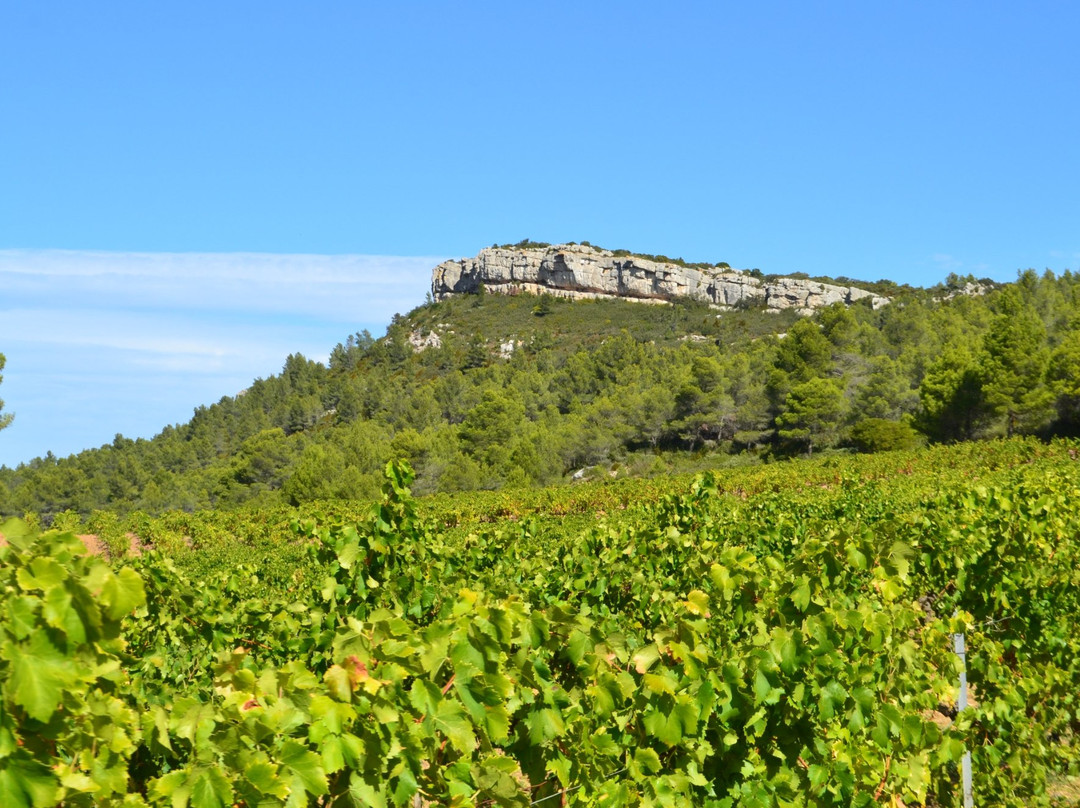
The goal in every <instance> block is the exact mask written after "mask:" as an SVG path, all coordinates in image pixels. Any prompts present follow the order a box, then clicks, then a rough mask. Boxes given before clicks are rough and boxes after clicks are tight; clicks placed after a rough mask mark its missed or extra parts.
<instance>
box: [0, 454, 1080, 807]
mask: <svg viewBox="0 0 1080 808" xmlns="http://www.w3.org/2000/svg"><path fill="white" fill-rule="evenodd" d="M1077 455H1078V447H1077V446H1076V444H1071V443H1060V442H1058V443H1053V444H1050V445H1045V444H1041V443H1038V442H1035V441H1016V440H1014V441H1008V442H994V443H981V444H966V445H962V446H957V447H941V448H936V449H933V450H929V451H927V450H922V451H920V452H907V453H890V454H881V455H875V456H864V457H847V458H843V457H837V456H833V457H826V458H820V459H817V460H815V461H813V462H798V463H790V464H777V465H772V466H769V467H762V468H757V469H746V470H732V471H728V472H718V473H710V474H707V475H703V476H699V477H697V478H696V479H694V481H693V482H692V483H690V484H687V483H685V482H678V481H668V482H663V481H652V482H649V481H627V482H613V483H605V484H592V485H589V486H583V487H581V488H573V489H570V488H564V489H561V490H554V491H553V490H549V491H547V492H536V493H527V494H524V495H522V496H521V497H515V496H513V495H510V494H507V493H505V492H500V493H491V494H488V495H485V496H484V497H481V498H479V500H478V501H477V502H476V503H475V504H470V503H469V502H467V501H466V500H464V499H462V498H454V497H449V498H448V497H442V498H435V499H432V500H422V501H416V500H414V499H413V498H412V497H411V495H410V492H409V488H408V486H409V485H410V483H411V475H410V472H409V471H408V469H407V468H406V467H403V466H395V465H392V466H390V467H389V468H388V469H387V479H386V483H385V486H384V492H383V495H382V498H381V500H380V501H379V502H378V503H376V504H375V505H374V506H372V507H370V508H367V507H364V506H361V505H360V504H359V503H353V504H351V505H347V504H345V503H338V504H337V505H336V506H332V507H330V508H328V509H323V508H313V509H310V510H308V511H307V512H306V513H305V512H303V511H300V512H292V513H288V512H284V511H283V512H281V514H280V516H281V517H284V520H281V519H274V518H271V519H270V520H269V521H268V520H267V519H266V518H265V512H263V511H251V512H249V513H248V514H247V515H246V516H245V515H244V514H241V513H232V514H221V513H218V514H209V513H208V514H204V515H203V516H202V523H203V525H204V530H203V534H202V538H201V539H200V543H201V546H197V547H194V548H191V549H187V548H185V547H183V546H178V547H175V548H174V550H173V551H172V552H170V553H169V554H165V553H163V552H162V546H164V545H165V544H166V542H165V541H164V540H162V542H161V545H162V546H158V547H145V548H144V552H143V553H142V555H139V556H135V557H126V558H120V557H117V558H116V559H114V562H113V565H112V566H111V567H110V566H109V565H107V564H106V563H105V562H104V561H103V560H102V559H101V558H96V557H88V556H86V555H85V553H84V551H83V549H82V545H81V544H80V543H79V541H78V540H77V539H76V538H75V537H74V536H73V535H71V534H70V533H63V532H59V531H53V532H50V533H45V534H41V535H36V534H35V533H34V532H33V531H31V530H29V529H27V528H26V527H25V526H20V525H18V524H15V523H9V524H7V525H4V526H3V528H2V530H3V532H4V533H5V534H6V535H7V539H8V543H7V545H6V546H3V547H0V579H2V580H3V587H2V589H0V592H2V593H3V594H2V599H3V600H2V603H0V681H3V690H2V698H3V701H2V705H0V706H2V710H0V802H2V803H3V804H4V805H5V806H8V805H10V806H17V807H19V808H21V806H36V808H44V806H52V805H57V804H59V803H60V802H62V803H63V804H64V805H67V806H77V805H89V804H102V805H106V804H114V805H119V804H124V805H130V806H137V805H162V806H173V808H185V806H189V805H190V806H194V808H223V806H228V805H233V804H239V805H246V806H254V805H266V806H271V805H289V806H307V805H329V804H332V805H337V806H347V805H356V806H360V805H394V806H407V805H408V806H411V805H414V804H437V805H460V806H480V805H505V806H526V805H530V804H537V803H540V804H551V803H553V802H555V801H556V800H558V801H561V802H563V803H564V804H571V805H611V806H615V805H666V806H848V805H873V804H892V805H908V806H915V805H959V804H960V802H959V794H958V786H957V761H958V760H959V758H960V755H961V753H962V751H963V749H964V747H965V746H966V747H967V748H969V749H971V751H972V753H973V761H974V768H975V793H976V799H977V800H978V802H979V804H994V805H1007V806H1021V805H1023V806H1029V805H1048V804H1050V803H1051V800H1052V794H1051V793H1050V792H1049V791H1048V786H1049V787H1052V786H1053V785H1054V784H1055V783H1056V782H1059V778H1061V777H1063V776H1064V775H1066V774H1068V773H1072V774H1075V773H1076V763H1077V759H1078V752H1080V748H1078V746H1077V738H1076V732H1077V730H1078V729H1080V712H1078V710H1080V705H1078V702H1077V699H1078V696H1077V694H1078V693H1080V662H1078V661H1077V660H1078V653H1077V652H1078V651H1080V626H1078V625H1077V623H1076V621H1075V615H1076V613H1077V609H1078V607H1080V603H1078V597H1080V572H1078V570H1080V563H1078V562H1080V557H1078V556H1080V540H1078V537H1080V511H1077V509H1076V508H1075V507H1074V503H1075V499H1076V497H1077V496H1080V464H1078V463H1077V460H1076V458H1077ZM619 508H624V509H623V510H619ZM607 509H610V512H609V513H608V514H607V515H603V514H602V512H603V511H605V510H607ZM560 513H583V514H585V513H588V514H590V516H589V517H588V519H587V520H586V521H585V522H584V523H582V524H579V525H577V526H576V527H570V526H568V525H567V524H566V523H565V522H561V520H560V519H559V518H558V516H557V515H558V514H560ZM169 518H172V517H169ZM177 518H187V519H189V520H190V519H192V517H191V516H183V515H180V516H178V517H177ZM157 524H158V521H156V520H146V522H145V527H146V528H147V535H146V536H143V537H142V538H144V539H146V538H148V537H149V536H150V535H151V534H152V533H153V530H154V529H155V526H156V525H157ZM193 524H194V522H191V523H189V525H193ZM214 524H216V525H217V526H218V532H217V533H216V534H213V531H212V530H211V529H210V528H211V527H213V525H214ZM225 525H231V528H230V529H225V527H223V526H225ZM71 527H74V528H76V529H82V528H83V527H84V526H80V525H78V524H76V523H75V522H73V523H72V525H71ZM233 530H235V531H236V532H232V531H233ZM248 534H250V535H251V536H253V537H255V541H256V542H266V543H268V544H269V543H271V542H277V543H278V545H279V548H280V550H281V551H282V552H281V553H278V554H275V553H272V552H261V551H260V552H253V549H252V546H251V545H248V544H246V542H245V538H246V535H248ZM161 535H162V536H164V533H162V534H161ZM258 537H261V538H258ZM282 554H285V555H288V556H289V557H290V558H291V559H292V560H291V561H289V562H288V564H287V566H288V567H291V573H290V574H281V571H282V570H281V566H280V563H281V562H280V557H281V555H282ZM208 557H209V558H211V559H213V560H212V561H208V560H207V559H208ZM957 630H962V631H964V632H965V633H966V636H967V642H968V648H969V656H968V672H969V677H970V680H971V682H972V688H973V693H974V702H975V704H974V706H973V708H972V709H970V710H968V711H965V712H963V713H961V714H959V715H958V716H957V715H956V714H955V704H956V680H957V669H956V666H955V658H954V657H953V655H952V653H951V637H950V634H951V632H954V631H957Z"/></svg>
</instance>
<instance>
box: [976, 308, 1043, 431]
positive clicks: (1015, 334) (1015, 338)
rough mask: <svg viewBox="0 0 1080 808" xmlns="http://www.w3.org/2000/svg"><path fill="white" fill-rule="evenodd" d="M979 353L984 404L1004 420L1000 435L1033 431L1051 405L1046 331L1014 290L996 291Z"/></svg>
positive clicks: (1031, 309) (1034, 312) (1040, 320)
mask: <svg viewBox="0 0 1080 808" xmlns="http://www.w3.org/2000/svg"><path fill="white" fill-rule="evenodd" d="M983 350H984V352H985V353H984V357H983V361H982V366H983V374H982V375H983V378H984V379H985V382H984V389H985V392H986V403H987V405H988V406H989V407H990V409H991V411H992V412H993V413H994V414H995V415H997V416H998V417H999V418H1003V419H1004V420H1005V431H1006V434H1008V435H1012V434H1013V433H1015V432H1017V431H1031V430H1032V429H1035V428H1037V427H1039V426H1040V425H1041V424H1042V423H1044V422H1045V421H1046V420H1047V418H1048V417H1049V414H1050V404H1051V402H1052V401H1053V394H1052V393H1051V392H1050V390H1049V389H1048V388H1047V386H1046V383H1045V377H1046V366H1047V364H1048V362H1049V359H1050V352H1049V349H1048V348H1047V346H1046V327H1045V326H1044V325H1043V322H1042V319H1041V318H1040V317H1039V315H1038V313H1037V312H1036V311H1035V310H1034V309H1033V308H1032V307H1031V306H1030V305H1028V304H1026V303H1025V302H1024V301H1023V300H1022V299H1021V297H1020V295H1019V293H1018V292H1017V291H1016V290H1015V289H1014V288H1009V289H1005V290H1003V291H1002V293H1001V297H1000V298H999V301H998V316H997V319H996V320H995V321H994V324H993V325H992V326H991V328H990V331H989V332H988V333H987V335H986V337H985V338H984V339H983Z"/></svg>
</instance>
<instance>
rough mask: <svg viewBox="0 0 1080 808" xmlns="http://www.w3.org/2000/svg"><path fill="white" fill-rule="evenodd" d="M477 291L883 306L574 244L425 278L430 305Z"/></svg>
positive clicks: (448, 268)
mask: <svg viewBox="0 0 1080 808" xmlns="http://www.w3.org/2000/svg"><path fill="white" fill-rule="evenodd" d="M481 285H483V286H484V288H485V289H486V290H487V291H489V292H495V293H502V294H517V293H519V292H531V293H533V294H541V293H548V294H552V295H555V296H557V297H569V298H581V299H588V298H600V297H620V298H627V299H631V300H639V301H643V302H646V301H647V302H657V303H662V302H666V301H669V300H673V299H676V298H680V297H688V298H693V299H694V300H701V301H704V302H707V303H711V304H713V305H715V306H720V307H729V306H735V305H736V304H739V303H742V302H743V301H747V302H750V303H753V302H758V301H760V303H761V304H762V305H763V306H764V307H765V308H766V309H770V310H773V311H781V310H783V309H795V310H797V311H799V312H801V313H804V314H809V313H811V312H813V311H814V310H815V309H818V308H821V307H822V306H828V305H829V304H831V303H839V302H842V303H846V304H851V303H853V302H855V301H856V300H861V299H863V298H869V299H870V302H871V305H873V307H874V308H875V309H876V308H879V307H880V306H883V305H885V304H886V303H888V302H889V299H888V298H886V297H878V296H876V295H874V294H873V293H872V292H868V291H866V290H865V289H856V288H854V287H850V286H835V285H832V284H827V283H818V282H816V281H809V280H800V279H798V278H779V279H777V280H773V281H763V280H760V279H758V278H756V277H754V276H753V275H751V274H749V273H747V272H740V271H739V270H733V269H722V268H717V267H709V268H698V267H688V266H682V265H680V264H670V263H661V262H657V261H650V260H648V259H645V258H640V257H637V256H623V255H618V256H617V255H615V254H614V253H612V252H610V251H609V250H601V249H598V248H596V247H588V246H584V245H579V244H558V245H554V246H551V247H543V248H537V249H517V248H500V247H489V248H486V249H483V250H481V251H480V253H479V255H477V256H476V257H475V258H463V259H461V260H458V261H445V262H443V263H441V264H439V265H438V266H437V267H435V269H434V270H432V276H431V294H432V296H433V297H434V298H435V299H436V300H442V299H443V298H445V297H448V296H449V295H456V294H467V293H470V292H475V291H477V290H478V289H479V288H480V286H481Z"/></svg>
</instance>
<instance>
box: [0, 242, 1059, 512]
mask: <svg viewBox="0 0 1080 808" xmlns="http://www.w3.org/2000/svg"><path fill="white" fill-rule="evenodd" d="M624 253H625V251H619V250H611V251H609V250H601V249H599V248H594V247H592V246H591V245H558V246H554V247H552V246H550V245H542V244H535V243H526V244H519V245H512V246H506V247H497V248H489V249H487V250H483V251H481V253H480V254H479V255H478V256H477V257H476V258H474V259H465V260H463V261H458V262H450V263H449V264H442V265H440V266H439V267H436V268H435V269H434V271H433V292H434V294H433V295H432V300H430V301H429V302H428V303H425V304H423V305H420V306H418V307H417V308H415V309H413V310H412V311H410V312H408V313H406V314H402V315H398V316H396V317H395V318H394V320H393V322H392V323H391V324H390V326H389V328H388V329H387V332H386V334H385V335H384V336H382V337H380V338H378V339H376V338H374V337H372V335H370V334H368V333H366V332H362V333H359V334H353V335H350V336H348V337H347V338H346V339H344V340H343V341H342V342H341V343H340V344H338V345H337V346H336V347H335V348H334V349H333V350H332V351H331V353H330V359H329V362H328V363H326V364H322V363H319V362H314V361H311V360H310V359H307V358H306V357H304V356H301V355H299V354H294V355H291V356H289V357H288V358H287V359H286V360H285V362H284V367H283V369H282V372H281V373H280V374H279V375H276V376H271V377H270V378H267V379H258V380H255V381H254V382H253V383H252V384H251V385H250V387H249V388H248V389H247V390H246V391H245V392H244V393H243V394H242V395H238V396H234V397H226V398H223V399H222V400H220V401H219V402H217V403H215V404H208V405H206V406H202V407H199V408H198V409H197V410H196V411H195V413H194V415H193V417H192V419H191V420H190V421H189V422H187V423H185V424H181V425H178V426H171V427H167V428H165V429H163V430H162V432H161V433H160V434H159V435H158V436H156V437H155V438H154V439H152V440H137V441H133V440H129V439H127V438H124V437H122V436H119V435H118V436H117V438H116V440H114V441H113V443H112V444H109V445H107V446H103V447H101V448H99V449H93V450H87V451H84V452H81V453H80V454H78V455H75V456H72V457H69V458H56V457H53V456H51V455H50V456H48V457H45V458H39V459H36V460H33V461H31V462H29V463H26V464H22V465H20V466H19V467H18V468H16V469H9V468H3V469H0V513H3V514H22V513H25V512H37V513H40V514H42V516H43V517H44V518H45V519H50V518H52V516H53V515H55V514H57V513H59V512H62V511H64V510H68V509H70V510H74V511H77V512H79V513H81V514H84V515H85V514H88V513H90V512H92V511H116V512H120V513H126V512H130V511H133V510H142V511H146V512H150V513H157V512H162V511H165V510H168V509H184V510H194V509H200V508H216V509H223V508H232V507H237V506H240V505H257V506H271V505H279V504H299V503H304V502H309V501H312V500H318V499H336V498H359V499H363V498H366V497H370V496H373V495H374V494H375V493H376V492H377V491H378V487H379V484H380V480H381V470H382V468H383V466H384V465H385V463H386V462H387V460H389V459H394V458H397V459H404V460H407V461H408V462H409V463H410V464H411V465H412V466H413V468H414V469H415V470H416V474H417V478H416V484H415V489H416V491H417V492H419V493H433V492H440V491H445V492H452V491H467V490H476V489H498V488H504V487H511V488H524V487H533V486H543V485H551V484H565V483H570V482H572V481H575V480H579V479H582V478H604V479H608V478H611V477H626V476H632V477H633V476H649V475H656V474H665V473H670V472H673V471H691V470H695V469H701V468H710V467H718V466H726V465H731V464H747V463H760V462H764V461H771V460H774V459H779V458H784V457H792V456H798V455H807V454H817V453H819V452H821V451H844V452H846V451H855V450H858V451H872V450H879V449H886V448H896V447H909V446H914V445H918V444H919V443H921V442H926V441H932V442H951V441H957V440H970V439H977V438H983V437H992V436H996V435H1004V434H1016V433H1032V434H1038V435H1049V434H1073V433H1075V432H1077V431H1078V425H1080V389H1077V388H1076V383H1075V379H1076V378H1080V373H1077V372H1076V368H1077V367H1080V330H1078V325H1080V284H1078V282H1077V277H1076V276H1074V275H1072V274H1071V273H1068V272H1066V273H1065V274H1064V275H1062V276H1061V277H1055V276H1054V275H1053V274H1051V273H1047V274H1045V275H1042V276H1039V275H1037V274H1036V273H1034V272H1032V271H1028V272H1025V273H1023V274H1022V275H1021V276H1020V278H1019V279H1018V281H1017V282H1016V283H1012V284H1005V285H1001V286H1000V287H998V288H992V287H990V286H989V285H987V284H984V283H980V282H977V281H976V280H975V279H974V278H955V277H950V279H949V280H948V282H947V283H946V284H943V285H941V286H938V287H935V288H932V289H912V288H910V287H900V286H897V285H895V284H891V285H890V284H889V283H888V282H884V281H879V282H876V283H873V284H870V283H866V284H863V285H862V286H859V285H857V284H856V282H853V281H852V282H849V281H847V280H846V279H824V278H815V279H807V278H793V279H788V281H781V279H778V278H774V277H772V276H768V275H763V274H762V273H760V272H757V271H755V270H742V271H738V270H732V269H731V268H730V267H727V266H725V265H723V264H722V263H719V264H715V265H701V264H687V263H686V262H684V261H680V260H679V259H668V258H665V257H664V256H637V255H630V254H624ZM560 256H561V258H560ZM586 261H588V262H591V263H588V264H586ZM559 267H563V268H564V270H559V271H556V270H558V269H559ZM582 267H584V269H582ZM586 269H587V270H588V272H586V271H585V270H586ZM455 272H456V273H457V274H456V276H455V275H454V273H455ZM508 272H509V275H508V274H507V273H508ZM560 272H561V274H560ZM589 272H591V273H592V274H591V276H590V275H589V274H588V273H589ZM530 273H532V274H530ZM694 273H697V274H696V275H695V274H694ZM454 277H456V280H454ZM590 277H591V280H589V278H590ZM695 277H696V278H699V279H706V280H708V282H704V281H701V282H699V283H698V285H697V286H693V285H692V284H691V283H690V280H691V279H692V278H695ZM726 277H735V278H737V279H738V284H739V288H740V289H741V290H742V292H740V293H741V294H743V297H741V298H739V299H738V300H735V301H734V302H733V303H731V304H729V303H727V302H724V303H717V302H716V301H717V300H719V299H721V298H720V297H718V295H719V293H718V292H716V291H715V289H717V288H719V287H718V286H717V284H718V283H719V280H720V279H722V278H726ZM507 278H509V280H507ZM635 278H637V280H636V281H634V279H635ZM792 282H799V283H798V284H797V285H799V286H800V288H806V289H809V288H813V287H812V285H813V284H816V285H818V286H820V287H822V288H825V289H826V291H829V290H831V289H842V290H845V289H846V290H847V292H846V293H844V294H840V295H839V299H837V300H835V301H834V302H831V303H828V304H827V305H826V304H825V300H824V299H823V300H821V301H820V303H819V304H815V305H814V306H808V305H805V304H806V301H807V300H808V299H809V298H801V301H802V302H801V303H799V304H798V305H790V306H780V305H772V306H770V305H769V302H768V301H769V300H770V299H777V298H775V294H774V293H773V292H772V291H770V290H772V289H775V288H781V287H783V286H784V285H785V284H787V285H788V286H789V287H790V286H792V285H793V283H792ZM634 283H637V284H638V285H637V286H634ZM733 283H734V281H733ZM530 284H532V285H531V286H530ZM864 287H865V288H864ZM710 288H712V289H713V290H714V291H708V290H709V289H710ZM619 289H625V290H629V291H628V294H630V292H632V293H633V294H634V295H635V296H636V299H637V302H630V301H629V299H628V296H627V295H623V294H615V293H613V292H611V290H615V291H618V290H619ZM695 289H696V290H697V291H696V292H694V293H693V294H691V293H689V292H692V291H694V290H695ZM703 289H704V290H705V293H702V291H701V290H703ZM635 290H636V291H635ZM649 290H651V291H649ZM748 290H751V291H748ZM752 290H757V291H752ZM495 292H503V293H499V294H496V293H495ZM535 292H538V294H537V293H535ZM646 292H648V294H651V295H653V296H652V297H648V296H647V295H646V294H645V293H646ZM860 292H861V294H859V293H860ZM725 294H726V293H725ZM829 294H830V295H832V294H833V293H832V292H831V291H830V292H829ZM664 295H666V297H665V296H664ZM436 298H437V299H436ZM886 298H888V299H889V300H890V301H891V302H890V303H888V304H887V305H882V304H881V303H880V301H882V300H884V299H886ZM642 299H645V300H649V301H651V302H653V303H655V304H656V305H641V302H640V301H641V300H642ZM722 299H723V300H724V301H728V300H730V298H728V297H723V298H722Z"/></svg>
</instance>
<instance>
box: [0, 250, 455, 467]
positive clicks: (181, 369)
mask: <svg viewBox="0 0 1080 808" xmlns="http://www.w3.org/2000/svg"><path fill="white" fill-rule="evenodd" d="M440 260H442V259H441V258H439V257H419V258H416V257H397V256H363V255H336V256H326V255H267V254H258V253H221V254H216V253H108V252H91V251H66V250H0V290H2V291H0V352H3V353H5V354H6V355H7V359H8V367H7V371H6V372H5V379H4V384H3V389H2V390H0V397H2V398H3V399H4V400H5V402H6V406H5V409H6V410H9V411H14V412H15V413H16V420H15V422H14V423H13V424H12V426H11V427H10V428H9V429H7V430H5V431H4V432H3V434H2V435H0V463H6V464H8V465H13V464H14V463H16V462H18V461H21V460H28V459H30V458H31V457H34V456H38V455H42V454H44V453H45V452H46V451H49V450H51V451H53V452H54V453H56V454H58V455H64V454H69V453H71V452H74V451H78V450H80V449H82V448H85V447H88V446H96V445H100V444H101V443H103V442H107V441H108V440H111V438H112V436H113V435H114V434H115V433H117V432H122V433H124V434H125V435H128V436H131V437H149V436H151V435H153V434H154V433H156V432H157V431H158V430H159V429H160V428H162V427H163V426H165V425H167V424H170V423H175V422H177V421H182V420H186V418H187V417H189V416H190V414H191V409H192V407H194V406H197V405H199V404H209V403H212V402H213V401H216V400H217V399H218V398H220V397H221V396H222V395H227V394H232V393H235V392H237V391H238V390H240V389H242V388H243V387H246V386H247V385H248V384H249V383H250V382H251V380H252V379H254V378H257V377H261V376H266V375H269V374H270V373H273V372H276V371H277V370H278V369H280V367H281V364H282V362H283V361H284V359H285V357H286V356H287V355H288V354H290V353H295V352H300V353H303V354H305V355H306V356H309V357H311V358H313V359H325V358H326V356H327V354H328V353H329V350H330V348H332V347H333V345H334V344H335V343H337V342H338V341H340V340H342V339H344V337H345V336H346V335H347V334H350V333H353V332H355V331H359V330H362V329H365V328H366V329H369V330H371V331H372V332H373V333H375V334H376V335H377V334H379V333H381V331H382V329H383V328H384V327H385V325H386V324H387V323H388V322H389V321H390V318H391V317H392V316H393V314H395V313H397V312H405V311H408V310H409V309H412V308H414V307H415V306H417V305H419V304H420V303H422V302H423V300H424V293H425V291H426V290H427V288H428V283H429V281H430V273H431V268H432V267H433V266H434V265H435V264H436V263H438V262H439V261H440Z"/></svg>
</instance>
